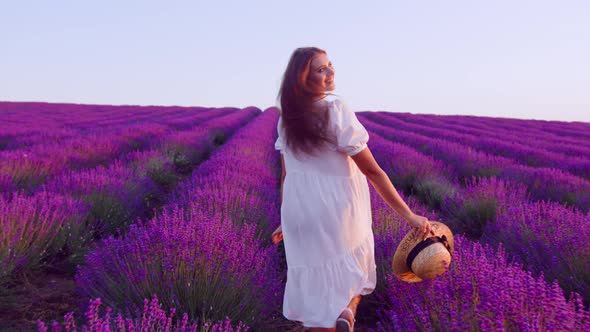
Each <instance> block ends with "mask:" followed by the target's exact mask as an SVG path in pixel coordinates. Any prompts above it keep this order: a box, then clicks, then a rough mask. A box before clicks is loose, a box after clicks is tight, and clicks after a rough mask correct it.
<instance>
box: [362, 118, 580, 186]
mask: <svg viewBox="0 0 590 332" xmlns="http://www.w3.org/2000/svg"><path fill="white" fill-rule="evenodd" d="M368 115H369V116H370V117H372V118H373V119H375V120H378V121H382V120H385V121H389V125H392V126H395V128H398V129H402V130H406V131H413V132H418V133H420V134H421V135H424V136H427V137H434V138H442V139H445V140H447V141H453V142H461V144H463V145H467V146H469V147H471V148H472V149H476V150H478V151H482V152H485V153H487V154H493V155H499V156H503V157H506V158H511V159H513V160H515V161H516V162H518V163H521V164H525V165H529V166H533V167H550V168H557V169H560V170H564V171H567V172H569V173H572V174H574V175H577V176H580V177H583V178H586V179H590V145H588V146H586V147H583V145H582V144H580V143H576V144H572V145H568V144H567V143H564V142H560V143H556V142H555V141H549V142H547V141H544V140H542V139H539V138H538V137H537V136H534V137H528V138H526V139H523V137H526V134H527V132H526V130H524V129H523V130H521V131H520V132H519V133H518V135H515V134H514V133H513V132H502V131H501V130H498V129H497V128H494V127H490V128H489V129H488V130H487V131H486V130H482V129H479V130H473V129H467V128H469V126H471V125H470V123H469V122H465V123H464V124H463V128H464V129H463V132H457V128H456V127H458V126H456V125H454V126H451V127H448V126H447V124H446V122H445V121H444V120H432V119H428V118H427V117H426V116H408V115H406V114H399V115H398V114H394V113H388V114H385V113H372V114H368ZM498 122H501V121H498ZM465 131H469V133H466V132H465ZM586 144H588V143H587V142H586ZM564 150H568V152H570V153H569V154H566V153H563V151H564ZM572 150H573V151H572ZM572 152H576V154H572Z"/></svg>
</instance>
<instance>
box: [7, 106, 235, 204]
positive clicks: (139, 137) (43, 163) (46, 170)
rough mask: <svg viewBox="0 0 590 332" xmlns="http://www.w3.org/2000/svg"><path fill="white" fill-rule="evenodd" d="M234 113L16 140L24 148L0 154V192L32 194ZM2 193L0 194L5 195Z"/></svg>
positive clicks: (207, 113)
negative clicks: (66, 175)
mask: <svg viewBox="0 0 590 332" xmlns="http://www.w3.org/2000/svg"><path fill="white" fill-rule="evenodd" d="M235 111H236V109H212V110H207V111H203V112H202V114H199V113H197V114H194V115H192V118H191V121H187V125H189V126H188V127H184V128H177V127H170V126H164V125H160V124H146V125H138V126H130V127H127V128H119V129H118V130H116V131H113V132H111V133H105V132H104V131H103V130H102V128H99V127H97V128H95V129H93V130H92V131H91V132H92V133H91V134H86V135H77V136H74V137H71V138H67V139H57V138H55V137H52V138H51V139H48V138H47V137H44V136H43V135H41V136H38V137H42V138H43V139H44V141H42V142H39V143H36V144H29V143H30V142H29V143H26V144H25V143H23V144H20V143H21V142H22V141H24V140H26V138H25V139H23V140H18V141H16V142H18V143H15V145H26V147H21V148H19V149H16V150H5V151H0V188H7V187H11V186H12V187H16V188H19V189H25V190H27V191H29V192H30V191H32V190H34V189H35V187H37V186H39V185H40V184H42V183H43V182H45V181H46V179H47V178H51V177H53V176H56V175H58V174H60V173H63V172H64V171H66V170H70V169H76V170H79V169H84V168H91V167H95V166H97V165H105V166H106V165H107V164H108V163H110V162H111V161H112V160H113V159H117V158H120V157H121V155H124V154H126V153H129V152H132V151H137V150H148V149H150V148H153V147H156V146H161V145H164V144H166V142H167V141H168V140H169V139H170V137H174V136H178V135H180V134H181V133H182V132H187V133H190V132H192V131H194V130H195V128H198V127H199V126H200V125H201V124H203V123H205V122H207V121H210V120H211V119H213V118H216V117H220V116H223V115H229V114H231V113H233V112H235ZM6 190H7V189H4V190H3V191H6Z"/></svg>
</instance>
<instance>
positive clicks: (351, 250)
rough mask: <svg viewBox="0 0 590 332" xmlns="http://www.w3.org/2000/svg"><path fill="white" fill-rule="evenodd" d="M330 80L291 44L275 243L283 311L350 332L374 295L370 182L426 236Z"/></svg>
mask: <svg viewBox="0 0 590 332" xmlns="http://www.w3.org/2000/svg"><path fill="white" fill-rule="evenodd" d="M334 75H335V70H334V66H333V65H332V63H331V62H330V59H329V58H328V55H327V53H326V52H325V51H324V50H322V49H319V48H315V47H305V48H298V49H296V50H295V51H294V52H293V54H292V55H291V58H290V60H289V64H288V65H287V69H286V71H285V74H284V76H283V81H282V84H281V88H280V91H279V95H278V98H279V99H280V112H281V116H280V118H279V122H278V125H277V130H278V135H279V136H278V139H277V141H276V143H275V147H276V149H278V150H280V151H281V163H282V179H281V201H282V203H281V226H279V228H277V230H275V231H274V232H273V234H272V240H273V242H274V243H275V244H276V243H278V242H279V241H281V240H284V245H285V255H286V259H287V283H286V287H285V294H284V298H283V315H284V316H285V317H286V318H287V319H289V320H295V321H301V322H303V326H305V327H308V328H309V329H310V331H352V330H353V325H354V321H355V318H354V317H355V315H356V309H357V306H358V304H359V302H360V299H361V296H362V295H368V294H371V293H372V292H373V290H374V289H375V285H376V266H375V258H374V239H373V232H372V228H371V223H372V219H371V204H370V197H369V187H368V182H370V183H371V184H372V185H373V186H374V187H375V189H376V190H377V192H378V193H379V195H380V196H381V197H382V198H383V200H385V202H386V203H387V204H388V205H389V206H390V207H391V208H392V209H393V210H394V211H395V212H396V213H398V214H400V215H401V216H402V217H403V218H404V219H405V220H406V221H407V222H408V224H410V225H411V226H413V227H417V228H420V229H421V231H423V232H424V235H425V236H426V235H427V234H428V233H429V232H430V223H429V222H428V219H427V218H425V217H423V216H419V215H416V214H414V213H413V212H412V211H411V210H410V209H409V208H408V206H407V205H406V204H405V203H404V202H403V200H402V199H401V197H400V196H399V195H398V193H397V191H396V190H395V188H394V187H393V185H392V184H391V182H390V181H389V178H388V177H387V175H386V174H385V172H384V171H383V170H382V169H381V167H379V165H378V164H377V163H376V162H375V159H374V158H373V155H372V154H371V151H370V150H369V148H368V147H367V141H368V140H369V134H368V133H367V131H366V130H365V128H364V127H363V126H362V124H361V123H360V122H359V121H358V119H357V118H356V116H355V114H354V112H353V111H352V110H351V109H350V108H349V107H348V106H347V105H346V104H345V103H344V102H343V101H342V100H341V99H338V98H334V96H333V95H332V94H330V93H329V92H330V91H333V90H334V89H335V83H334ZM367 180H368V182H367Z"/></svg>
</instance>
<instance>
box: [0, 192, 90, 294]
mask: <svg viewBox="0 0 590 332" xmlns="http://www.w3.org/2000/svg"><path fill="white" fill-rule="evenodd" d="M86 214H87V210H86V209H85V206H84V205H83V204H82V203H81V202H79V201H77V200H75V199H72V198H70V197H68V196H64V195H57V194H54V193H51V192H47V191H41V192H38V193H36V194H35V195H33V196H27V195H25V194H24V193H23V192H15V193H14V194H13V195H12V196H11V197H7V196H4V195H0V267H1V268H0V285H2V284H3V283H5V282H8V281H9V280H10V278H11V277H14V276H15V274H16V273H19V272H23V271H32V270H35V269H37V268H39V267H40V265H41V264H42V263H43V262H44V260H46V259H48V258H50V257H53V256H55V255H57V254H63V253H64V252H72V251H75V250H77V249H78V248H77V247H78V246H79V245H80V242H81V241H80V238H81V237H84V234H83V227H82V221H83V219H84V218H85V216H86Z"/></svg>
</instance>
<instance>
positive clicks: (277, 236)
mask: <svg viewBox="0 0 590 332" xmlns="http://www.w3.org/2000/svg"><path fill="white" fill-rule="evenodd" d="M271 238H272V243H274V244H277V243H279V242H281V241H282V240H283V228H282V227H281V226H279V227H278V228H277V229H275V231H274V232H272V235H271Z"/></svg>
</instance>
